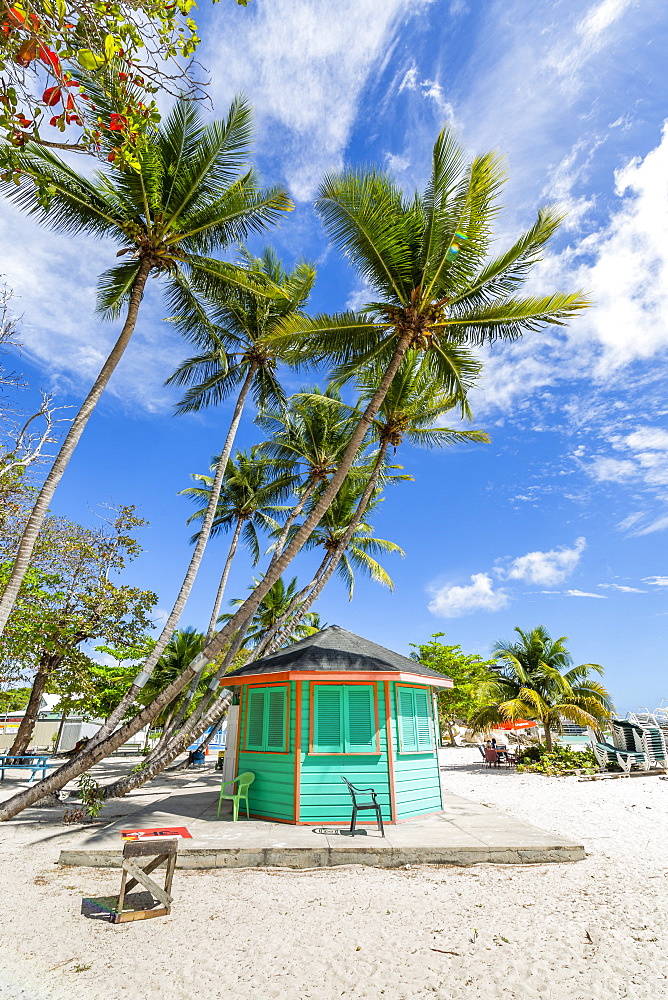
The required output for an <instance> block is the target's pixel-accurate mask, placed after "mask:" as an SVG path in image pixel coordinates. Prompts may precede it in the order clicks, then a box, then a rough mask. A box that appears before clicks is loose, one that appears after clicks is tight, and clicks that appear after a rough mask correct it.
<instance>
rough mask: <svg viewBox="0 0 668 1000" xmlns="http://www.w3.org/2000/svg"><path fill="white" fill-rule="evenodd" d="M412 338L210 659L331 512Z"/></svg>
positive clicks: (404, 337)
mask: <svg viewBox="0 0 668 1000" xmlns="http://www.w3.org/2000/svg"><path fill="white" fill-rule="evenodd" d="M411 337H412V333H411V331H410V330H409V331H404V332H403V333H402V334H401V336H400V337H399V340H398V341H397V345H396V347H395V349H394V354H393V355H392V359H391V361H390V363H389V364H388V366H387V369H386V370H385V373H384V375H383V377H382V379H381V380H380V383H379V385H378V388H377V389H376V391H375V393H374V394H373V396H372V397H371V399H370V401H369V403H368V405H367V408H366V409H365V411H364V413H363V414H362V416H361V417H360V420H359V422H358V424H357V426H356V428H355V430H354V431H353V433H352V434H351V437H350V441H349V442H348V447H347V448H346V450H345V453H344V455H343V457H342V459H341V464H340V465H339V467H338V469H337V470H336V472H335V473H334V475H333V476H332V478H331V479H330V481H329V483H328V485H327V488H326V489H325V490H323V493H322V496H321V497H320V499H319V500H318V502H317V503H316V504H315V506H314V508H313V510H312V511H311V513H310V514H309V516H308V517H307V518H306V520H305V521H304V522H303V524H302V525H301V527H300V528H299V530H298V531H297V533H296V534H295V537H294V538H293V539H292V541H291V542H290V543H289V544H288V545H287V546H286V547H285V549H284V550H283V552H282V553H281V554H280V555H278V554H275V555H274V558H273V559H272V561H271V563H270V564H269V568H268V569H267V572H266V573H265V575H264V577H263V579H262V580H261V581H260V583H259V584H258V586H257V587H256V588H255V590H254V591H253V593H252V594H251V595H250V597H248V598H247V599H246V600H245V601H244V603H243V604H242V605H241V607H240V608H239V610H238V611H237V612H236V613H235V614H234V615H233V616H232V618H230V620H229V621H228V622H227V623H226V624H225V625H224V626H223V628H222V629H221V630H220V632H218V633H217V635H215V636H214V638H213V639H212V641H211V642H210V643H209V645H208V646H207V647H206V654H207V656H210V657H211V658H213V657H214V656H216V655H217V654H218V653H219V652H220V650H221V649H222V648H223V647H224V646H225V643H226V642H227V641H228V639H229V638H230V636H231V635H233V634H234V632H235V631H236V629H237V628H238V627H239V624H240V622H241V621H243V620H244V619H245V618H246V617H248V615H249V614H254V613H255V611H256V609H257V608H258V606H259V604H260V602H261V601H262V599H263V597H264V596H265V595H266V594H267V593H268V592H269V590H270V589H271V588H272V587H273V585H274V584H275V583H276V581H277V580H278V579H279V577H281V576H282V575H283V573H284V572H285V570H286V569H287V567H288V566H289V565H290V563H291V562H292V560H293V559H294V557H295V556H296V555H297V553H298V552H299V551H300V550H301V548H302V546H303V545H304V543H305V542H306V541H307V539H308V538H309V536H310V534H311V532H312V531H313V529H314V528H316V527H317V525H318V524H319V523H320V520H321V518H322V516H323V514H324V513H325V512H326V511H327V510H328V509H329V506H330V504H331V503H332V501H333V499H334V497H335V496H336V494H337V493H338V492H339V489H340V488H341V486H342V484H343V481H344V480H345V478H346V476H347V475H348V472H349V471H350V468H351V466H352V464H353V462H354V461H355V458H356V456H357V453H358V451H359V449H360V447H361V445H362V442H363V441H364V438H365V437H366V434H367V431H368V430H369V427H370V426H371V423H372V421H373V419H374V417H375V416H376V414H377V413H378V410H379V408H380V406H381V405H382V402H383V400H384V399H385V396H386V395H387V392H388V389H389V388H390V386H391V384H392V381H393V380H394V376H395V375H396V373H397V371H398V369H399V366H400V365H401V362H402V361H403V359H404V357H405V354H406V351H407V350H408V346H409V344H410V342H411Z"/></svg>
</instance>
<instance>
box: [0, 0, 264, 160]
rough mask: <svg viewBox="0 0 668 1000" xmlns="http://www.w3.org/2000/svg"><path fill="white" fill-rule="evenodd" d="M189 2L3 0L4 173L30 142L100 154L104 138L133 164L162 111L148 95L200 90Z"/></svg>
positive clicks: (196, 94) (0, 106)
mask: <svg viewBox="0 0 668 1000" xmlns="http://www.w3.org/2000/svg"><path fill="white" fill-rule="evenodd" d="M214 2H216V0H214ZM237 3H239V4H240V5H242V6H246V5H247V3H248V0H237ZM196 6H197V4H196V3H195V0H176V2H174V3H165V2H164V0H121V2H118V3H113V4H112V3H105V2H100V0H0V73H2V74H3V76H2V82H1V84H0V138H3V139H4V140H5V141H6V144H7V145H6V146H5V149H4V152H3V153H2V154H0V166H2V167H4V169H5V171H6V172H8V174H9V175H10V176H11V175H12V174H13V171H14V169H15V168H16V160H15V158H13V157H12V155H11V153H12V149H16V148H21V147H22V146H24V145H25V143H26V142H28V141H32V142H37V143H43V144H44V145H47V146H48V145H51V146H53V145H55V146H56V147H60V148H66V149H71V150H74V151H76V152H89V153H92V154H97V155H99V156H108V155H109V149H110V147H111V148H112V149H114V150H115V151H116V153H117V162H118V163H119V164H123V165H124V166H127V167H130V168H136V164H137V153H138V149H140V148H141V144H142V138H143V134H144V132H145V131H146V127H147V125H149V124H150V123H154V122H157V121H158V120H159V118H160V114H159V109H158V104H157V102H156V100H155V97H154V95H155V94H157V93H158V91H159V90H162V91H165V90H166V91H167V92H168V93H172V94H174V95H176V94H178V93H188V95H189V97H190V98H191V99H197V98H201V97H202V96H203V91H202V87H201V84H200V83H199V82H198V81H196V80H195V79H194V78H193V75H192V72H191V65H192V64H191V63H189V62H188V60H190V59H191V57H192V55H193V53H194V52H195V50H196V48H197V46H198V43H199V40H200V39H199V36H198V34H197V25H196V24H195V21H194V20H193V18H192V16H191V13H192V9H193V8H194V7H196ZM184 59H185V60H186V63H185V64H184V62H183V60H184ZM184 66H185V68H184ZM100 95H102V97H103V98H104V100H103V101H100V100H99V97H100ZM47 120H48V129H55V130H56V131H55V132H52V131H48V130H47ZM45 130H47V136H46V137H45ZM59 133H62V134H59ZM54 140H55V141H54Z"/></svg>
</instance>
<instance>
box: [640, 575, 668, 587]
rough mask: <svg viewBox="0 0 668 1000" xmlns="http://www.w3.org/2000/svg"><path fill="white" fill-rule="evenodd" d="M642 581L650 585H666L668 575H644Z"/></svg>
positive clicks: (667, 584)
mask: <svg viewBox="0 0 668 1000" xmlns="http://www.w3.org/2000/svg"><path fill="white" fill-rule="evenodd" d="M642 582H643V583H648V584H649V585H650V586H651V587H668V576H645V577H643V581H642Z"/></svg>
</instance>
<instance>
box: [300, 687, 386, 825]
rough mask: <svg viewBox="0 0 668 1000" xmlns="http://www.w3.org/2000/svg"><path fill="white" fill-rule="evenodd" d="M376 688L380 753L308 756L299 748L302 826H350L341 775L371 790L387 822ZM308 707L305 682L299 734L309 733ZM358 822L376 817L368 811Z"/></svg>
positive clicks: (381, 696) (381, 700)
mask: <svg viewBox="0 0 668 1000" xmlns="http://www.w3.org/2000/svg"><path fill="white" fill-rule="evenodd" d="M376 688H377V694H378V719H379V722H380V726H379V737H380V753H377V754H369V753H367V754H331V755H329V754H323V753H319V754H310V753H308V747H307V746H306V745H303V746H302V752H301V767H300V808H299V821H300V822H301V823H342V824H347V823H349V822H350V815H351V812H352V801H351V798H350V794H349V793H348V789H347V788H346V786H345V785H344V783H343V781H342V780H341V775H345V777H346V778H347V779H348V781H350V782H351V783H352V784H353V785H357V786H359V787H361V788H374V789H375V790H376V792H377V793H378V801H379V802H380V805H381V809H382V813H383V819H384V820H387V822H388V823H389V822H390V820H391V808H390V782H389V775H388V769H387V744H386V740H385V726H384V720H385V692H384V686H383V684H382V683H381V684H378V685H376ZM310 705H311V691H310V683H308V682H305V683H304V685H303V691H302V734H305V733H308V732H309V729H310V719H309V709H310ZM305 742H306V741H304V744H305ZM358 820H359V821H360V822H372V821H375V816H374V814H373V813H372V812H371V811H369V812H367V811H366V810H365V811H364V812H361V813H358Z"/></svg>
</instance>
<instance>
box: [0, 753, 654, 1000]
mask: <svg viewBox="0 0 668 1000" xmlns="http://www.w3.org/2000/svg"><path fill="white" fill-rule="evenodd" d="M476 753H477V751H471V750H453V751H447V752H446V754H445V755H444V762H445V763H447V764H448V765H450V764H452V765H455V767H454V769H453V770H452V771H448V772H447V778H446V785H447V786H448V787H449V788H450V789H451V790H452V791H453V792H456V793H457V794H460V795H463V796H467V797H469V798H472V799H475V800H477V801H479V802H484V803H486V804H488V805H491V806H494V807H496V808H499V809H502V810H506V811H508V812H510V813H512V814H514V815H516V816H519V817H521V818H524V819H527V820H529V821H530V822H532V823H535V824H536V825H537V826H542V827H543V828H544V829H548V830H553V831H555V832H557V833H560V834H563V835H565V836H571V837H573V838H575V839H577V840H580V841H583V842H584V843H585V845H586V848H587V851H588V852H589V853H588V857H587V859H586V860H585V861H582V862H578V863H575V864H560V865H538V866H512V867H511V866H497V867H493V866H478V867H473V868H464V869H461V868H445V867H443V868H430V867H423V868H413V869H411V870H409V871H405V870H400V871H388V870H381V869H364V868H361V867H358V866H352V867H349V868H345V869H339V870H331V869H330V870H327V869H324V870H320V871H317V872H305V873H299V872H293V871H280V872H279V871H262V870H254V871H223V870H218V871H214V872H197V871H194V872H188V871H177V873H176V876H175V881H174V893H175V905H174V910H173V913H172V915H171V916H170V917H168V918H158V919H154V920H147V921H142V922H138V923H134V924H133V923H130V924H123V925H120V926H113V925H110V924H108V923H106V922H99V921H95V920H90V919H85V918H84V917H83V916H81V912H80V911H81V899H82V896H84V895H103V894H106V893H109V894H110V893H113V892H115V891H117V882H118V872H117V871H112V870H105V869H87V868H64V869H59V868H58V867H57V866H56V865H55V864H54V861H55V859H56V857H57V854H58V841H59V839H60V838H59V833H62V829H63V828H62V827H61V828H60V829H59V828H55V827H45V829H44V831H43V832H42V833H41V834H40V836H39V837H36V834H35V826H34V825H33V824H27V823H26V824H25V827H21V826H20V825H19V826H18V827H17V826H14V827H13V828H12V830H11V834H10V833H9V830H8V829H7V828H4V830H3V828H0V843H1V845H2V853H1V858H0V886H1V887H2V892H1V893H0V921H1V923H0V926H1V928H2V933H1V934H0V996H1V997H2V998H3V1000H4V998H5V997H9V998H12V1000H14V998H22V1000H61V998H62V1000H98V998H102V997H104V998H105V1000H118V998H128V1000H135V998H136V1000H149V998H151V1000H153V998H160V997H161V998H165V1000H186V998H188V1000H191V998H194V997H207V998H209V997H211V998H219V997H220V998H228V997H229V998H230V1000H269V998H273V997H280V998H284V1000H336V998H339V997H343V998H348V1000H357V998H367V997H368V998H373V1000H421V998H425V997H438V998H443V1000H446V998H447V1000H458V998H466V1000H478V998H480V1000H483V998H484V1000H490V998H503V1000H510V998H518V1000H519V998H521V1000H525V998H526V1000H528V998H538V997H540V998H546V997H549V998H550V1000H609V998H622V997H624V998H637V1000H661V998H664V997H666V998H668V905H667V903H668V896H667V893H666V888H667V882H666V879H667V877H668V854H667V852H666V846H665V841H666V832H667V831H668V782H667V781H661V780H659V779H658V778H656V777H650V778H631V779H623V780H616V781H600V782H578V781H577V780H576V779H574V778H544V777H542V776H539V775H519V774H515V773H513V772H510V771H505V770H502V771H494V770H489V769H482V768H480V767H478V766H477V763H476V764H473V763H471V764H470V766H468V764H467V762H474V761H475V760H476ZM456 765H459V766H456ZM33 816H34V812H33ZM28 844H30V845H31V846H30V847H29V848H28V847H27V846H26V845H28ZM434 949H441V950H440V951H438V950H434ZM443 952H455V953H456V954H444V953H443ZM88 966H89V967H90V968H87V967H88ZM77 968H79V970H80V971H78V972H77V971H76V969H77Z"/></svg>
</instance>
